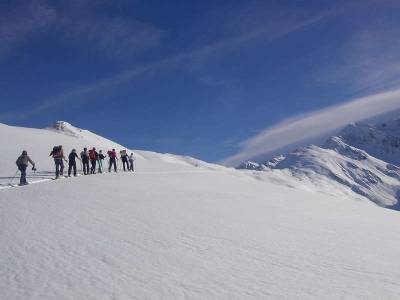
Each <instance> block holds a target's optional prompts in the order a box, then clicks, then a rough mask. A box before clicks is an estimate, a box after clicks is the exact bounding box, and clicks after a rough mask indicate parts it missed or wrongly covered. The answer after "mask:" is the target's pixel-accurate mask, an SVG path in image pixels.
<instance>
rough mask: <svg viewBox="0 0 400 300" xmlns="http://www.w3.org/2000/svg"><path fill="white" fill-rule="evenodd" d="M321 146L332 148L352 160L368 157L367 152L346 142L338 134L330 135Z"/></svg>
mask: <svg viewBox="0 0 400 300" xmlns="http://www.w3.org/2000/svg"><path fill="white" fill-rule="evenodd" d="M323 148H326V149H332V150H334V151H336V152H337V153H339V154H341V155H343V156H346V157H349V158H351V159H354V160H364V159H367V157H368V154H367V153H366V152H365V151H363V150H361V149H357V148H355V147H352V146H350V145H348V144H346V143H345V142H344V141H343V139H342V138H341V137H338V136H332V137H330V138H329V139H328V140H327V141H326V143H325V145H324V146H323Z"/></svg>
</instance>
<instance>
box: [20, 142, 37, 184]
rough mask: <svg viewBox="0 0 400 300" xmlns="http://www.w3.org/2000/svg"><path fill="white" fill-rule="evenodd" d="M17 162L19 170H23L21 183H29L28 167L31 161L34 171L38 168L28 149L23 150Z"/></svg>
mask: <svg viewBox="0 0 400 300" xmlns="http://www.w3.org/2000/svg"><path fill="white" fill-rule="evenodd" d="M15 163H16V164H17V167H18V170H19V171H20V172H21V178H20V180H19V185H27V184H29V183H28V182H27V181H26V168H27V167H28V164H29V163H31V165H32V170H33V171H36V168H35V163H34V162H33V160H32V159H31V158H30V157H29V156H28V152H26V150H24V151H22V154H21V155H20V156H19V157H18V158H17V161H16V162H15Z"/></svg>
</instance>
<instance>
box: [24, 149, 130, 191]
mask: <svg viewBox="0 0 400 300" xmlns="http://www.w3.org/2000/svg"><path fill="white" fill-rule="evenodd" d="M119 153H120V158H121V161H122V166H123V170H124V172H126V171H132V172H133V171H134V161H135V157H134V156H133V153H131V154H130V155H128V153H127V151H126V150H121V151H120V152H119ZM107 155H108V158H109V164H108V172H111V169H112V168H114V172H117V160H118V157H117V152H116V151H115V149H112V150H109V151H107ZM49 156H52V157H53V159H54V164H55V168H56V179H58V178H60V176H63V174H64V161H65V162H68V177H71V173H72V172H73V175H74V176H77V167H76V160H77V159H78V160H79V161H81V163H82V170H83V174H84V175H89V174H96V169H97V172H98V173H103V161H104V160H105V159H106V156H105V155H104V154H103V151H102V150H100V151H99V152H97V151H96V148H95V147H93V148H92V149H90V150H89V151H88V149H87V148H83V151H82V152H81V153H80V156H78V154H77V153H76V149H72V151H71V153H70V154H69V155H68V160H67V159H66V158H65V155H64V150H63V147H62V146H61V145H60V146H55V147H53V150H52V151H51V152H50V155H49ZM29 163H31V164H32V170H33V171H36V168H35V163H34V162H33V161H32V160H31V158H30V157H29V156H28V153H27V151H26V150H24V151H22V154H21V155H20V156H19V157H18V159H17V161H16V164H17V167H18V170H19V171H20V172H21V178H20V185H27V184H28V182H27V181H26V169H27V167H28V164H29ZM89 164H90V170H89Z"/></svg>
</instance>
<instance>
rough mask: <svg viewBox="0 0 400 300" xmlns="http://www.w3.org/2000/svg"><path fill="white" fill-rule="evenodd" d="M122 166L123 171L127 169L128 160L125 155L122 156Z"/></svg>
mask: <svg viewBox="0 0 400 300" xmlns="http://www.w3.org/2000/svg"><path fill="white" fill-rule="evenodd" d="M125 164H126V169H125ZM122 166H123V167H124V171H126V170H129V162H128V158H127V157H126V156H125V157H122Z"/></svg>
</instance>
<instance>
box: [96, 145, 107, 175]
mask: <svg viewBox="0 0 400 300" xmlns="http://www.w3.org/2000/svg"><path fill="white" fill-rule="evenodd" d="M105 158H106V157H105V155H104V154H103V150H100V151H99V156H98V158H97V163H98V166H99V173H103V160H104V159H105Z"/></svg>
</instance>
